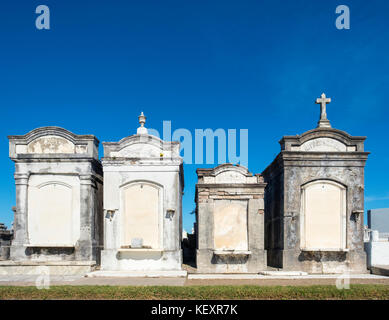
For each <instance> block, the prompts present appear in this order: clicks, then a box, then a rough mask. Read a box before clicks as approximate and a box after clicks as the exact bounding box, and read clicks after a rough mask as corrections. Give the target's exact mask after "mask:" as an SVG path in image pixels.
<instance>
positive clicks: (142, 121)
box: [136, 112, 147, 134]
mask: <svg viewBox="0 0 389 320" xmlns="http://www.w3.org/2000/svg"><path fill="white" fill-rule="evenodd" d="M138 120H139V124H140V127H139V128H138V130H137V131H136V133H137V134H147V128H146V127H145V123H146V117H145V115H144V114H143V112H141V114H140V116H139V117H138Z"/></svg>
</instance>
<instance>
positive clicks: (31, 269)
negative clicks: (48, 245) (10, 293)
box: [0, 260, 96, 276]
mask: <svg viewBox="0 0 389 320" xmlns="http://www.w3.org/2000/svg"><path fill="white" fill-rule="evenodd" d="M95 266H96V261H50V262H48V261H45V262H40V261H11V260H7V261H0V275H2V276H12V275H61V276H71V275H85V274H87V273H89V272H91V271H93V270H94V269H95Z"/></svg>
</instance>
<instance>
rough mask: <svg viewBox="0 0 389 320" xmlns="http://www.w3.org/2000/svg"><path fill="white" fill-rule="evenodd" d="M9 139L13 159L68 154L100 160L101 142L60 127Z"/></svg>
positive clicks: (47, 128) (35, 130)
mask: <svg viewBox="0 0 389 320" xmlns="http://www.w3.org/2000/svg"><path fill="white" fill-rule="evenodd" d="M8 139H9V140H10V157H11V158H18V157H20V156H21V155H23V157H24V158H25V157H32V158H35V157H37V156H38V157H46V156H49V155H55V154H57V156H59V157H60V155H62V154H64V155H65V154H66V157H72V156H75V157H78V156H79V155H86V156H88V157H94V158H96V159H98V149H97V146H98V143H99V141H98V140H97V139H96V138H95V137H94V136H93V135H77V134H74V133H72V132H70V131H68V130H65V129H63V128H60V127H41V128H37V129H34V130H32V131H30V132H29V133H27V134H25V135H19V136H9V137H8Z"/></svg>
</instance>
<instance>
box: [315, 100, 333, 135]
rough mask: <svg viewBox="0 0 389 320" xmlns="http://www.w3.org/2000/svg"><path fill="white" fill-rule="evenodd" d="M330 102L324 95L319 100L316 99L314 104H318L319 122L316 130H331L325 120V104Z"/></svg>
mask: <svg viewBox="0 0 389 320" xmlns="http://www.w3.org/2000/svg"><path fill="white" fill-rule="evenodd" d="M330 102H331V98H327V97H326V95H325V94H324V93H322V94H321V98H317V99H316V104H320V120H319V122H318V124H317V127H318V128H331V124H330V121H329V120H328V119H327V103H330Z"/></svg>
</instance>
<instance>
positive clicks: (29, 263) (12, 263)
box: [0, 260, 96, 267]
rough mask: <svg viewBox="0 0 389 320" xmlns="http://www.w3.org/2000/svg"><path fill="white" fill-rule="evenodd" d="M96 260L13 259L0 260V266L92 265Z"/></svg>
mask: <svg viewBox="0 0 389 320" xmlns="http://www.w3.org/2000/svg"><path fill="white" fill-rule="evenodd" d="M94 265H96V261H37V260H23V261H13V260H4V261H0V267H3V266H5V267H11V266H94Z"/></svg>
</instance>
